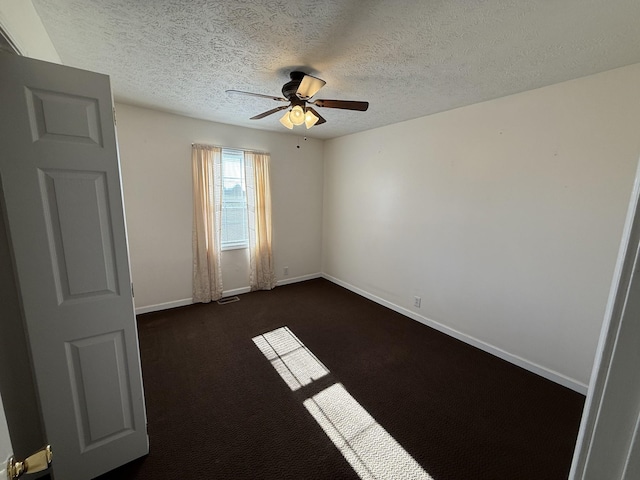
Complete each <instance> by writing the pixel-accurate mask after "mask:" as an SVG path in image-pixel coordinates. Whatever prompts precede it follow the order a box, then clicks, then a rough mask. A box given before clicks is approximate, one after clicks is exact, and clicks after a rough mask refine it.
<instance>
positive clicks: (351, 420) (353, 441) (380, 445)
mask: <svg viewBox="0 0 640 480" xmlns="http://www.w3.org/2000/svg"><path fill="white" fill-rule="evenodd" d="M253 342H254V343H255V344H256V346H257V347H258V348H259V349H260V351H261V352H262V353H263V354H264V356H265V357H266V358H267V359H268V360H269V361H270V362H271V364H272V365H273V367H274V368H275V369H276V371H277V372H278V373H279V374H280V376H281V377H282V379H283V380H284V381H285V382H286V384H287V385H288V386H289V388H291V390H294V391H295V390H298V389H300V388H301V387H303V386H305V385H309V384H311V383H312V382H314V381H315V380H318V379H319V378H322V377H324V376H325V375H328V374H329V370H328V369H327V368H326V367H325V366H324V365H323V364H322V363H321V362H320V361H319V360H318V359H317V358H316V357H315V355H313V353H311V351H310V350H309V349H308V348H307V347H306V346H305V345H304V344H303V343H302V342H301V341H300V340H298V338H297V337H296V336H295V335H294V334H293V332H291V330H289V328H288V327H281V328H278V329H276V330H273V331H271V332H268V333H265V334H263V335H258V336H257V337H254V338H253ZM303 404H304V406H305V408H306V409H307V411H308V412H309V413H310V414H311V416H313V418H314V419H315V420H316V422H318V424H319V425H320V427H321V428H322V430H324V432H325V433H326V435H327V436H328V437H329V439H330V440H331V441H332V442H333V444H334V445H335V446H336V448H337V449H338V450H340V452H341V453H342V455H343V456H344V458H345V459H346V460H347V461H348V462H349V464H350V465H351V467H352V468H353V469H354V471H355V472H356V473H357V474H358V476H359V477H360V478H361V479H362V480H382V479H397V480H405V479H406V480H409V479H411V480H434V479H433V477H432V476H431V475H429V474H428V473H427V472H425V471H424V470H423V469H422V467H421V466H420V464H418V462H416V461H415V460H414V459H413V457H412V456H411V455H410V454H409V453H408V452H407V451H406V450H405V449H404V448H402V446H401V445H400V444H399V443H398V442H397V441H396V440H395V439H394V438H393V437H392V436H391V435H390V434H389V433H388V432H387V431H386V430H385V429H384V428H383V427H382V426H381V425H380V424H379V423H378V422H376V421H375V419H374V418H373V417H372V416H371V415H370V414H369V412H367V411H366V410H365V409H364V407H362V405H360V404H359V403H358V402H357V401H356V399H355V398H353V397H352V396H351V395H350V394H349V392H347V390H346V389H345V388H344V386H343V385H342V384H341V383H334V384H333V385H331V386H330V387H327V388H325V389H324V390H322V391H320V392H319V393H317V394H315V395H313V396H312V397H311V398H307V399H306V400H304V402H303Z"/></svg>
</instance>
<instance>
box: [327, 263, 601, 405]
mask: <svg viewBox="0 0 640 480" xmlns="http://www.w3.org/2000/svg"><path fill="white" fill-rule="evenodd" d="M322 277H323V278H325V279H327V280H329V281H330V282H333V283H335V284H336V285H340V286H341V287H344V288H346V289H347V290H351V291H352V292H354V293H357V294H358V295H361V296H363V297H365V298H368V299H369V300H372V301H374V302H376V303H378V304H380V305H383V306H385V307H387V308H389V309H391V310H394V311H396V312H398V313H400V314H402V315H404V316H405V317H409V318H411V319H413V320H416V321H418V322H420V323H422V324H424V325H427V326H428V327H431V328H434V329H435V330H438V331H440V332H442V333H445V334H447V335H449V336H451V337H453V338H456V339H458V340H461V341H463V342H465V343H467V344H469V345H472V346H474V347H476V348H479V349H480V350H484V351H485V352H487V353H490V354H492V355H495V356H496V357H499V358H501V359H503V360H506V361H507V362H509V363H513V364H514V365H517V366H518V367H522V368H524V369H525V370H529V371H530V372H533V373H535V374H537V375H540V376H541V377H544V378H546V379H547V380H551V381H552V382H555V383H558V384H560V385H562V386H564V387H567V388H570V389H571V390H574V391H576V392H578V393H581V394H583V395H586V393H587V390H588V387H587V385H585V384H584V383H582V382H579V381H577V380H575V379H573V378H569V377H567V376H566V375H563V374H561V373H559V372H556V371H554V370H550V369H548V368H546V367H543V366H541V365H538V364H537V363H534V362H531V361H529V360H526V359H524V358H522V357H519V356H518V355H513V354H511V353H509V352H507V351H505V350H502V349H501V348H498V347H495V346H493V345H491V344H488V343H486V342H483V341H482V340H478V339H477V338H475V337H472V336H470V335H467V334H465V333H462V332H459V331H457V330H455V329H453V328H450V327H447V326H446V325H442V324H441V323H438V322H436V321H435V320H431V319H430V318H427V317H424V316H422V315H420V314H417V313H415V312H412V311H411V310H409V309H406V308H404V307H401V306H399V305H396V304H395V303H391V302H389V301H387V300H385V299H383V298H380V297H378V296H376V295H373V294H371V293H369V292H367V291H365V290H362V289H361V288H358V287H355V286H353V285H351V284H349V283H347V282H344V281H342V280H340V279H338V278H335V277H332V276H331V275H327V274H325V273H323V274H322Z"/></svg>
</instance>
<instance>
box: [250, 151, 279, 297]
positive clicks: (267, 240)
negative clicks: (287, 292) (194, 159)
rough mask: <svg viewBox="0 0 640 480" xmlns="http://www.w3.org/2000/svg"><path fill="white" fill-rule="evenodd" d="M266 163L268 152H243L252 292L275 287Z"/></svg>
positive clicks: (269, 191) (267, 163) (268, 159)
mask: <svg viewBox="0 0 640 480" xmlns="http://www.w3.org/2000/svg"><path fill="white" fill-rule="evenodd" d="M269 161H270V156H269V154H268V153H256V152H245V153H244V168H245V181H246V185H247V213H248V217H249V264H250V275H249V286H250V287H251V291H254V290H271V289H272V288H273V287H275V286H276V277H275V273H274V268H273V255H272V253H271V188H270V185H269Z"/></svg>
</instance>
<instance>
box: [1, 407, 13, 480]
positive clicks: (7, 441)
mask: <svg viewBox="0 0 640 480" xmlns="http://www.w3.org/2000/svg"><path fill="white" fill-rule="evenodd" d="M12 456H13V448H12V447H11V438H10V437H9V428H8V427H7V419H6V418H5V415H4V408H3V407H2V397H0V478H2V479H3V480H4V479H5V478H7V463H8V462H9V459H10V458H11V457H12Z"/></svg>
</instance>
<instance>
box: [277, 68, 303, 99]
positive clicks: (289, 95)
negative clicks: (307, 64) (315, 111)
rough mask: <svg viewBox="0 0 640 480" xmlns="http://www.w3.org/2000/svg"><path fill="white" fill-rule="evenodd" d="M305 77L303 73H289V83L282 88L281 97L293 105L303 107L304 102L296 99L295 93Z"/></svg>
mask: <svg viewBox="0 0 640 480" xmlns="http://www.w3.org/2000/svg"><path fill="white" fill-rule="evenodd" d="M305 75H306V74H305V73H304V72H291V73H290V74H289V76H290V77H291V81H289V82H287V83H285V84H284V85H283V86H282V95H284V98H286V99H287V100H289V101H290V102H291V103H292V104H293V105H304V102H303V101H302V100H300V99H299V98H298V97H297V95H296V92H297V91H298V87H299V86H300V82H302V79H303V78H304V76H305Z"/></svg>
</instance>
